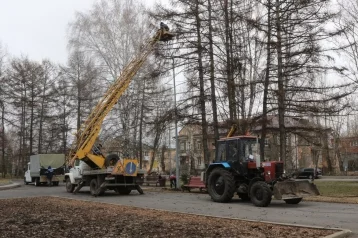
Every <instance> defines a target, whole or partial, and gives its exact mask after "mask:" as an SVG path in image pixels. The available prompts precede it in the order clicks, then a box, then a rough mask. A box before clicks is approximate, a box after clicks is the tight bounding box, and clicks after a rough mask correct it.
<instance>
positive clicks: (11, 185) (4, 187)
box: [0, 183, 21, 191]
mask: <svg viewBox="0 0 358 238" xmlns="http://www.w3.org/2000/svg"><path fill="white" fill-rule="evenodd" d="M18 187H21V184H19V183H10V184H6V185H0V191H2V190H7V189H12V188H18Z"/></svg>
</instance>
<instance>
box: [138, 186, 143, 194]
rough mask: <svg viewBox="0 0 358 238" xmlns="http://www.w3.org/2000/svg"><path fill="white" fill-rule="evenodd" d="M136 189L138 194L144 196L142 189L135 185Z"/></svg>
mask: <svg viewBox="0 0 358 238" xmlns="http://www.w3.org/2000/svg"><path fill="white" fill-rule="evenodd" d="M136 189H137V191H138V193H139V194H144V192H143V189H142V188H141V187H140V185H137V186H136Z"/></svg>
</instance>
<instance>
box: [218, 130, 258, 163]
mask: <svg viewBox="0 0 358 238" xmlns="http://www.w3.org/2000/svg"><path fill="white" fill-rule="evenodd" d="M259 149H260V148H259V141H258V138H257V137H253V136H235V137H229V138H223V139H220V140H219V141H218V142H217V154H216V158H215V162H223V161H227V162H232V163H233V162H241V163H245V162H254V161H255V162H256V160H257V159H258V160H259V159H260V158H259V157H260V153H259Z"/></svg>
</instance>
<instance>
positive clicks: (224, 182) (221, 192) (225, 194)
mask: <svg viewBox="0 0 358 238" xmlns="http://www.w3.org/2000/svg"><path fill="white" fill-rule="evenodd" d="M235 190H236V186H235V180H234V177H233V175H232V174H231V173H230V172H229V171H227V170H225V169H223V168H215V169H214V170H213V171H212V172H211V173H210V175H209V178H208V192H209V194H210V196H211V199H212V200H213V201H214V202H223V203H224V202H230V201H231V199H232V197H233V196H234V193H235Z"/></svg>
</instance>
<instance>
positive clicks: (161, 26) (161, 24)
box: [160, 22, 169, 31]
mask: <svg viewBox="0 0 358 238" xmlns="http://www.w3.org/2000/svg"><path fill="white" fill-rule="evenodd" d="M160 29H164V30H166V31H169V27H168V25H167V24H165V23H164V22H160Z"/></svg>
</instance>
